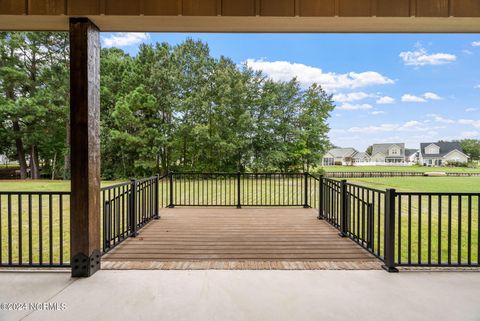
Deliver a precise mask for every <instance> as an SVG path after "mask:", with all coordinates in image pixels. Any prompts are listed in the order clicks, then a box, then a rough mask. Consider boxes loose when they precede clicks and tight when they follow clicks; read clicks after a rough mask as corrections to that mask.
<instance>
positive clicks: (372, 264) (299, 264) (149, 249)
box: [102, 208, 380, 269]
mask: <svg viewBox="0 0 480 321" xmlns="http://www.w3.org/2000/svg"><path fill="white" fill-rule="evenodd" d="M161 216H162V217H161V219H160V220H155V221H153V222H151V223H150V224H148V225H147V226H146V227H144V228H143V229H142V230H140V232H139V235H138V236H137V237H136V238H129V239H128V240H126V241H125V242H123V243H122V244H121V245H119V246H118V247H116V248H115V249H113V250H112V251H111V252H110V253H108V254H106V255H105V256H104V257H103V259H102V265H103V267H104V268H132V269H134V268H136V269H138V268H140V269H141V268H146V269H147V268H152V269H154V268H162V269H164V268H169V267H170V268H174V269H178V268H188V269H195V268H202V267H203V268H235V269H238V268H260V269H263V268H279V269H291V268H303V269H317V268H328V267H333V268H347V269H349V268H354V267H355V266H356V267H359V268H369V269H370V268H377V267H379V264H380V262H379V261H378V260H377V259H376V258H375V257H374V256H373V255H371V254H370V253H368V252H367V251H365V250H364V249H363V248H361V247H360V246H358V245H357V244H355V243H354V242H353V241H351V240H349V239H347V238H341V237H339V236H338V230H336V229H335V228H333V227H332V226H330V225H329V224H328V223H326V222H324V221H320V220H318V219H317V218H316V211H315V210H312V209H292V208H281V209H277V208H267V209H266V208H246V209H225V208H175V209H164V210H162V212H161Z"/></svg>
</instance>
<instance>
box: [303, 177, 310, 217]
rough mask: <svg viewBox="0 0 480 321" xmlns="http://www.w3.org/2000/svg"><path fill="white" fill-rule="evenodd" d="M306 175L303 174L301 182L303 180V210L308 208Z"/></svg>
mask: <svg viewBox="0 0 480 321" xmlns="http://www.w3.org/2000/svg"><path fill="white" fill-rule="evenodd" d="M308 175H309V174H308V173H307V172H305V173H303V180H304V189H305V191H304V193H305V196H304V200H305V202H304V203H303V208H310V205H309V204H308Z"/></svg>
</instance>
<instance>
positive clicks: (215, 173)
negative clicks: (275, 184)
mask: <svg viewBox="0 0 480 321" xmlns="http://www.w3.org/2000/svg"><path fill="white" fill-rule="evenodd" d="M305 173H306V174H309V175H311V176H313V174H310V173H308V172H171V174H174V175H175V174H195V175H238V174H241V175H305Z"/></svg>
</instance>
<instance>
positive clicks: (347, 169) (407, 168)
mask: <svg viewBox="0 0 480 321" xmlns="http://www.w3.org/2000/svg"><path fill="white" fill-rule="evenodd" d="M322 169H324V170H325V171H326V172H419V173H426V172H448V173H480V168H466V167H427V166H325V167H322Z"/></svg>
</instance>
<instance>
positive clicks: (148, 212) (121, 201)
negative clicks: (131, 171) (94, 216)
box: [101, 175, 163, 253]
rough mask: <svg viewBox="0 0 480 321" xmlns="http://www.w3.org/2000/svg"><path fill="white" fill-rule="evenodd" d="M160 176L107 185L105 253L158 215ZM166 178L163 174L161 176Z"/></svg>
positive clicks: (103, 220)
mask: <svg viewBox="0 0 480 321" xmlns="http://www.w3.org/2000/svg"><path fill="white" fill-rule="evenodd" d="M160 179H161V178H160V177H159V176H158V175H157V176H153V177H149V178H144V179H141V180H136V179H132V180H131V181H130V182H128V183H122V184H117V185H113V186H107V187H104V188H102V189H101V194H102V213H103V215H102V227H103V228H102V240H103V244H102V250H103V253H106V252H108V251H110V250H111V249H113V248H114V247H115V246H117V245H118V244H120V243H121V242H123V241H124V240H126V239H127V238H128V237H131V236H132V237H135V236H136V235H137V234H138V233H137V231H138V229H140V228H142V227H143V226H144V225H145V224H147V223H148V222H150V221H151V220H152V219H158V218H160V215H159V205H160V204H159V198H158V195H159V193H160V189H159V185H160V184H159V182H160ZM162 179H163V177H162Z"/></svg>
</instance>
